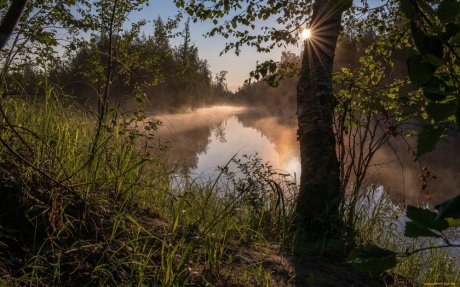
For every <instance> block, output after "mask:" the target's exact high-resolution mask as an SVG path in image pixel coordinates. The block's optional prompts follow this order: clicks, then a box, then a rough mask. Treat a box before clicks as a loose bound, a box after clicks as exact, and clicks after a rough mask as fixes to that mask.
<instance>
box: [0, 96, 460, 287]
mask: <svg viewBox="0 0 460 287" xmlns="http://www.w3.org/2000/svg"><path fill="white" fill-rule="evenodd" d="M45 91H46V94H45V95H44V97H42V98H41V99H40V100H33V101H31V100H30V99H29V100H20V99H2V100H1V106H2V108H3V112H4V115H6V116H7V118H8V121H7V120H6V119H5V117H4V116H2V117H1V118H0V129H1V141H2V142H3V144H2V145H0V196H1V198H3V199H4V201H3V202H2V203H0V210H2V213H1V214H0V231H1V232H0V278H2V280H3V281H5V282H6V283H5V284H9V285H11V286H16V285H20V286H287V285H290V284H292V283H293V282H294V276H295V274H294V270H293V267H292V264H291V263H290V262H289V260H288V256H286V254H287V255H288V254H289V241H288V238H289V236H288V230H289V224H290V222H291V220H292V216H293V207H294V202H295V198H296V191H297V187H296V185H295V184H294V183H293V182H292V180H291V179H290V178H289V177H288V176H287V175H283V174H281V173H279V172H276V171H274V170H273V169H272V168H271V167H270V166H269V165H267V164H265V163H263V162H262V161H261V160H260V159H259V158H258V157H257V156H256V155H252V156H245V157H243V159H241V160H235V161H234V162H233V164H234V165H235V167H236V168H235V169H230V168H229V166H228V165H227V166H224V167H221V173H220V176H219V177H218V179H217V180H213V181H211V180H210V181H205V180H197V179H192V178H188V177H187V175H183V174H178V173H176V172H175V169H174V167H173V166H171V165H170V164H169V163H167V162H166V161H165V160H164V157H163V154H164V149H163V147H162V146H161V145H158V144H157V145H151V144H150V143H152V142H156V141H154V140H152V138H154V137H155V127H156V125H157V123H156V122H154V121H152V122H149V119H148V118H145V117H144V116H143V115H142V114H140V113H136V114H132V115H127V114H116V113H113V114H112V115H111V116H112V118H111V119H110V120H108V121H107V122H106V125H105V127H104V130H103V133H102V134H101V137H100V138H99V140H98V141H97V148H96V149H95V150H96V152H95V153H94V154H92V153H91V151H92V145H93V144H94V142H95V141H94V127H95V120H94V117H93V116H91V115H89V114H86V113H84V112H82V111H81V110H80V109H79V108H78V107H75V106H73V105H72V101H71V100H70V99H67V100H66V99H65V97H64V96H63V95H62V94H61V93H60V91H59V90H55V89H53V88H52V87H47V88H46V89H45ZM372 194H373V193H372V192H365V193H363V194H362V195H360V196H361V198H359V199H358V201H360V202H365V200H369V196H372ZM359 206H361V207H362V208H360V209H357V211H356V218H357V224H356V226H357V241H358V244H362V243H366V242H373V243H377V244H379V245H381V246H383V247H387V248H391V249H393V250H399V251H400V249H401V246H402V245H401V242H402V241H401V240H404V239H403V238H400V237H399V236H398V235H397V234H398V233H397V232H396V229H395V228H396V225H394V224H393V223H392V222H394V221H393V219H394V218H395V216H396V215H398V214H399V215H400V213H401V211H400V210H398V209H396V208H394V206H393V205H391V204H390V202H389V201H388V199H387V198H386V197H384V196H381V197H379V198H378V201H376V202H375V204H374V205H373V206H372V208H371V209H369V208H365V207H366V204H361V205H359ZM413 244H416V243H413ZM433 252H439V253H433V254H430V256H425V257H423V256H414V257H410V258H408V259H405V260H403V261H402V262H401V264H399V265H398V267H397V268H396V269H395V270H392V271H391V272H390V274H391V275H392V277H393V278H404V281H405V282H409V283H413V284H414V285H419V284H420V283H423V282H427V281H435V282H439V280H447V281H449V280H456V281H457V282H458V272H456V271H455V270H454V267H453V265H452V263H451V261H449V260H445V259H446V258H445V256H444V255H445V254H443V253H442V252H443V251H441V250H438V251H433ZM312 264H315V263H312ZM422 264H423V265H422ZM427 264H428V265H427ZM327 266H328V268H334V267H333V265H327ZM327 272H330V270H329V271H326V272H325V273H324V274H322V273H320V275H319V276H320V277H321V276H326V275H327ZM337 272H339V271H337ZM347 272H348V271H346V272H343V273H344V274H347ZM315 276H317V274H315ZM326 277H327V276H326ZM316 280H318V278H314V276H312V277H311V282H312V283H311V284H313V286H314V285H315V283H314V282H316ZM1 284H2V283H0V285H1ZM338 284H340V282H339V283H338Z"/></svg>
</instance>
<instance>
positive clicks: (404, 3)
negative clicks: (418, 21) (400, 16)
mask: <svg viewBox="0 0 460 287" xmlns="http://www.w3.org/2000/svg"><path fill="white" fill-rule="evenodd" d="M400 9H401V12H403V13H404V15H406V17H407V19H415V18H416V17H417V13H416V12H415V9H414V6H413V5H412V3H411V2H410V1H409V0H400Z"/></svg>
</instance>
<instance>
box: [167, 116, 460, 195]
mask: <svg viewBox="0 0 460 287" xmlns="http://www.w3.org/2000/svg"><path fill="white" fill-rule="evenodd" d="M224 110H225V109H224ZM232 115H235V116H236V118H237V119H238V121H239V122H240V123H241V124H242V125H243V126H244V127H246V128H253V129H255V130H257V131H258V132H260V133H261V134H262V135H264V136H265V137H266V138H267V139H268V140H269V141H270V142H271V143H273V144H274V146H275V149H276V152H277V153H278V154H279V156H280V161H281V162H280V163H281V164H282V165H286V163H288V162H289V161H292V160H296V159H298V157H299V147H298V142H297V137H296V120H295V118H294V117H293V116H291V117H289V116H279V115H272V114H270V113H269V112H267V110H265V109H250V110H248V111H247V112H244V113H237V112H235V110H232V109H227V110H226V111H225V112H222V109H219V108H217V109H216V108H208V109H199V110H197V111H195V112H193V113H189V114H175V115H163V116H160V117H159V119H161V120H162V121H163V122H164V127H162V128H161V129H160V132H159V134H160V139H161V141H162V142H165V141H167V142H169V147H170V149H169V150H168V152H167V155H168V158H169V160H171V161H172V162H176V163H178V165H179V166H180V167H181V168H183V169H184V170H191V169H195V168H196V167H197V164H198V157H199V155H200V154H203V153H206V152H207V147H208V145H209V144H210V143H211V141H212V139H213V137H215V138H216V139H217V140H219V141H221V142H226V131H225V127H226V124H225V122H226V120H227V119H229V118H230V117H231V116H232ZM391 144H392V148H393V149H394V151H395V152H396V155H395V153H394V152H393V150H392V148H390V147H389V146H385V147H383V148H382V149H381V150H380V151H378V153H377V154H376V155H375V158H374V160H373V162H372V164H371V168H370V169H369V171H368V177H367V182H368V183H374V184H382V185H383V186H384V187H385V189H386V190H387V191H389V193H390V194H391V195H392V196H393V198H394V199H398V200H402V199H403V198H404V194H405V197H406V200H407V202H410V203H414V202H416V201H417V200H420V199H421V198H422V197H421V193H420V187H421V183H420V179H419V176H420V166H419V165H418V164H417V163H416V162H414V159H413V156H412V155H411V153H410V152H408V151H407V146H406V145H405V144H403V143H402V142H400V141H391ZM411 144H412V145H413V146H415V144H414V143H411ZM438 145H439V146H438V149H437V150H436V151H434V152H432V153H430V154H427V155H425V156H423V157H422V158H421V161H422V163H423V164H424V165H426V166H427V167H428V169H429V170H430V171H432V172H433V173H434V174H435V175H436V176H437V179H436V180H432V181H430V182H429V183H428V188H429V190H430V193H431V195H432V197H433V203H436V202H440V201H443V200H444V199H447V198H450V197H452V196H453V195H455V194H456V193H458V191H456V190H454V189H453V187H456V186H460V176H458V175H459V170H460V137H459V136H457V137H453V136H450V137H449V138H447V139H445V140H443V141H441V142H440V143H439V144H438ZM399 161H400V162H401V164H400V162H399ZM401 165H402V166H403V167H404V176H403V174H402V170H401Z"/></svg>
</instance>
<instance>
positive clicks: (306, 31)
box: [302, 28, 311, 40]
mask: <svg viewBox="0 0 460 287" xmlns="http://www.w3.org/2000/svg"><path fill="white" fill-rule="evenodd" d="M302 38H303V39H304V40H307V39H310V38H311V29H308V28H307V29H304V30H303V31H302Z"/></svg>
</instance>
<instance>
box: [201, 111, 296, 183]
mask: <svg viewBox="0 0 460 287" xmlns="http://www.w3.org/2000/svg"><path fill="white" fill-rule="evenodd" d="M224 128H225V142H222V141H220V140H219V139H218V138H217V137H216V136H214V135H213V136H212V140H211V143H210V144H209V145H208V147H207V152H206V153H204V154H200V155H199V157H198V166H197V168H196V169H195V170H194V171H193V173H194V174H197V175H199V174H202V175H211V174H213V173H214V172H215V171H216V167H217V166H224V165H225V164H226V163H227V162H228V161H229V160H230V159H231V158H232V157H233V156H234V155H235V154H238V155H237V157H239V158H240V157H241V156H242V155H244V154H248V155H250V154H255V153H256V152H257V153H258V154H259V157H260V158H262V160H263V162H267V161H268V162H269V163H270V164H271V165H272V166H273V168H275V169H281V170H283V171H287V172H289V173H291V174H293V173H294V172H295V173H296V174H297V175H299V174H300V163H299V158H298V157H295V158H292V159H291V160H289V161H287V162H282V160H281V156H280V155H279V154H278V152H277V150H276V146H275V144H273V143H271V142H270V141H269V139H268V138H267V137H266V136H265V135H263V134H261V133H260V132H259V131H257V130H256V129H254V128H250V127H244V126H243V125H242V124H241V123H240V122H239V121H238V119H237V118H236V117H235V116H233V117H231V118H229V119H228V120H226V121H225V123H224Z"/></svg>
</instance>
